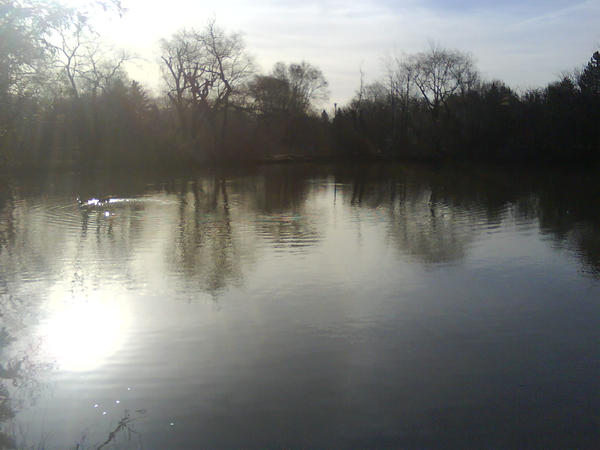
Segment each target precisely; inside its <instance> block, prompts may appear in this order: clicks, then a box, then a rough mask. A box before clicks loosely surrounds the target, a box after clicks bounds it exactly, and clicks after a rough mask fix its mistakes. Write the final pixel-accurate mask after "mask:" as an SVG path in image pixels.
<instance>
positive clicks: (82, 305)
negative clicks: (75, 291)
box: [41, 292, 131, 371]
mask: <svg viewBox="0 0 600 450" xmlns="http://www.w3.org/2000/svg"><path fill="white" fill-rule="evenodd" d="M130 319H131V317H130V314H129V311H128V308H127V302H126V300H125V299H120V298H118V297H115V296H114V295H111V294H110V293H108V292H105V293H102V292H99V293H97V294H95V295H94V296H91V297H87V298H79V299H77V298H75V299H72V298H69V297H68V295H67V296H63V297H62V298H55V299H50V300H49V304H48V316H47V319H46V320H45V321H44V322H43V324H42V327H41V334H42V337H43V339H44V347H45V353H46V354H47V356H48V357H49V358H50V360H51V362H53V363H55V364H56V365H57V366H58V369H60V370H65V371H89V370H94V369H96V368H98V367H100V366H101V365H102V364H104V363H105V362H106V361H107V360H108V359H109V358H110V357H111V356H112V355H114V354H115V353H116V352H117V351H118V350H119V349H120V348H121V347H122V346H123V344H124V343H125V339H126V337H127V331H128V329H129V326H130V322H131V320H130Z"/></svg>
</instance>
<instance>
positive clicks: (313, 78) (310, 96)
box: [272, 61, 329, 113]
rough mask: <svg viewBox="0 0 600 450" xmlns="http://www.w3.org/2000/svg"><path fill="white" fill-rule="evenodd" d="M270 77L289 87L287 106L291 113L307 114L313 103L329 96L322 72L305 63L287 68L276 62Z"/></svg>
mask: <svg viewBox="0 0 600 450" xmlns="http://www.w3.org/2000/svg"><path fill="white" fill-rule="evenodd" d="M272 76H273V77H274V78H277V79H279V80H283V81H285V82H287V84H288V85H289V99H288V102H289V103H288V104H289V109H290V110H291V111H293V112H304V113H305V112H308V111H309V110H310V109H311V107H313V106H314V104H315V103H317V102H320V101H325V100H326V99H327V98H328V96H329V91H328V90H327V87H328V85H329V84H328V82H327V80H326V79H325V77H324V76H323V72H321V69H319V68H317V67H315V66H313V65H311V64H309V63H307V62H306V61H302V62H301V63H292V64H290V65H289V66H287V65H286V64H284V63H282V62H278V63H277V64H275V67H274V68H273V74H272Z"/></svg>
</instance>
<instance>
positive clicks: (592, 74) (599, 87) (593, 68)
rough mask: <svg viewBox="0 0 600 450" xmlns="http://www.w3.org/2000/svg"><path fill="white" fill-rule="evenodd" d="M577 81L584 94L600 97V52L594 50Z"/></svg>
mask: <svg viewBox="0 0 600 450" xmlns="http://www.w3.org/2000/svg"><path fill="white" fill-rule="evenodd" d="M577 82H578V85H579V89H581V93H582V94H584V95H588V96H597V97H600V52H598V51H596V52H594V54H593V55H592V57H591V58H590V61H589V62H588V63H587V65H586V66H585V68H584V69H583V72H581V74H580V75H579V79H578V80H577Z"/></svg>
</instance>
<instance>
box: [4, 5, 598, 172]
mask: <svg viewBox="0 0 600 450" xmlns="http://www.w3.org/2000/svg"><path fill="white" fill-rule="evenodd" d="M122 13H123V10H122V9H121V5H120V2H119V1H118V0H91V1H90V2H88V3H87V4H85V6H83V7H81V8H79V9H73V8H67V7H65V6H62V5H60V4H58V3H56V2H53V1H51V0H8V1H4V2H2V3H0V166H4V167H33V166H37V167H66V168H99V167H113V166H151V167H163V166H165V165H173V166H189V165H193V164H202V163H207V162H209V163H210V162H246V161H265V160H290V159H291V160H293V159H318V158H337V159H357V158H359V159H364V158H368V159H381V158H416V159H485V160H490V159H500V160H507V159H515V160H523V159H535V160H539V159H554V160H555V159H561V160H564V159H571V160H590V159H597V157H598V155H599V150H600V132H599V128H600V127H599V126H598V124H599V123H600V120H599V119H600V115H599V114H600V54H599V53H598V52H596V53H594V55H593V56H592V59H591V60H590V62H589V63H588V64H587V66H585V68H584V69H583V70H582V71H581V72H580V73H576V74H572V75H570V76H566V77H564V78H563V79H562V80H560V81H559V82H557V83H553V84H551V85H549V86H547V87H546V88H544V89H538V90H531V91H528V92H526V93H524V94H521V95H518V94H517V93H515V92H514V91H513V90H511V89H510V88H509V87H508V86H506V85H504V84H503V83H502V82H499V81H494V82H485V81H482V80H481V79H480V77H479V75H478V73H477V70H476V68H475V65H474V63H473V61H472V60H471V58H470V57H469V56H468V55H466V54H464V53H461V52H459V51H454V50H447V49H443V48H439V47H435V46H434V47H431V48H430V49H429V51H427V52H424V53H419V54H416V55H413V56H410V57H408V58H405V59H403V60H393V61H390V62H389V64H388V70H387V76H386V77H385V79H383V80H380V81H378V82H375V83H372V84H369V85H364V83H362V81H361V86H360V88H359V89H358V92H357V95H356V96H355V98H354V99H353V100H352V101H351V102H350V104H349V105H347V106H342V107H340V108H338V107H337V105H336V106H335V112H334V115H333V117H329V115H328V114H327V113H326V112H325V111H324V110H319V109H317V107H318V106H322V105H323V102H324V101H325V100H326V99H327V97H328V83H327V80H326V79H325V77H324V75H323V73H322V72H321V70H319V69H318V68H317V67H315V66H313V65H311V64H310V63H307V62H297V63H289V64H286V63H277V64H276V65H275V66H274V67H273V68H272V70H271V71H270V72H269V73H267V74H260V73H257V72H256V70H255V68H254V66H253V63H252V60H251V58H250V57H249V56H248V53H247V52H246V49H245V47H244V44H243V41H242V39H241V37H240V36H239V35H237V34H234V33H228V32H226V31H224V30H222V29H220V28H219V27H218V26H217V25H216V24H215V22H214V20H213V21H209V22H208V23H207V25H206V26H205V27H203V28H202V29H200V30H194V29H188V30H181V31H179V32H177V33H175V34H174V35H173V36H171V37H170V38H168V39H163V40H162V41H161V44H160V47H161V48H160V55H161V56H160V59H161V70H162V74H163V81H164V83H163V86H164V95H160V96H158V97H155V96H153V95H150V94H149V93H148V91H147V90H146V89H145V88H144V87H143V86H142V85H141V84H140V83H139V82H136V81H132V80H130V79H129V77H128V76H127V74H126V72H125V70H124V66H125V65H126V63H127V62H128V61H129V60H131V59H132V58H133V57H132V56H131V55H128V54H126V53H124V52H119V51H116V50H114V49H112V48H108V47H106V46H104V45H102V44H101V43H100V42H101V40H100V39H99V36H98V35H97V33H96V32H95V30H94V29H93V27H92V26H91V20H90V18H91V17H92V16H94V15H96V14H122Z"/></svg>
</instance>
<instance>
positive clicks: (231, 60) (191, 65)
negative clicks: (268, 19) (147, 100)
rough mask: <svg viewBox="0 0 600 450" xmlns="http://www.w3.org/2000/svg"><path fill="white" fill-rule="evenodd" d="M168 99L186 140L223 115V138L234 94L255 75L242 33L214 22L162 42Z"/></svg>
mask: <svg viewBox="0 0 600 450" xmlns="http://www.w3.org/2000/svg"><path fill="white" fill-rule="evenodd" d="M161 47H162V55H161V59H162V61H163V64H164V65H163V78H164V80H165V83H166V85H167V96H168V97H169V99H170V101H171V103H172V104H173V106H174V107H175V109H176V110H177V114H178V117H179V121H180V126H181V129H182V131H183V134H184V136H185V137H188V138H192V139H195V138H196V136H197V132H198V129H199V127H200V126H201V125H202V122H203V121H204V122H205V121H206V120H208V119H214V118H215V117H216V115H215V113H216V112H222V117H223V120H222V123H221V130H222V135H223V134H224V133H225V131H226V129H227V111H228V107H229V104H230V99H231V96H232V95H233V94H235V93H236V91H237V90H238V89H239V88H240V87H241V86H242V85H243V83H244V82H245V80H246V79H247V78H248V77H249V76H250V74H251V73H252V62H251V59H250V58H249V56H248V55H247V54H246V52H245V49H244V44H243V41H242V38H241V36H240V35H239V34H235V33H234V34H227V33H226V32H225V31H223V30H222V29H220V28H218V27H217V26H216V25H215V21H214V20H211V21H209V22H208V24H207V25H206V27H205V29H204V30H202V31H196V30H181V31H179V32H177V33H175V34H174V35H173V36H172V37H171V39H169V40H163V41H162V42H161Z"/></svg>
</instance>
